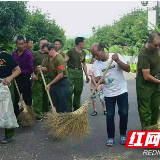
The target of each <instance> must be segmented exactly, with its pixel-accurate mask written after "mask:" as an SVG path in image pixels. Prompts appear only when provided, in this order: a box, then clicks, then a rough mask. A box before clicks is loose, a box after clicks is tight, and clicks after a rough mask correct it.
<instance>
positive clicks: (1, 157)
mask: <svg viewBox="0 0 160 160" xmlns="http://www.w3.org/2000/svg"><path fill="white" fill-rule="evenodd" d="M125 77H126V79H127V82H128V90H129V123H128V130H140V122H139V117H138V111H137V103H136V93H135V79H134V75H133V74H125ZM89 87H90V85H89V84H85V85H84V92H83V95H82V104H83V102H84V101H85V100H86V98H87V97H89V94H90V90H89ZM92 111H93V109H92V106H90V107H89V110H88V117H89V121H90V126H91V127H92V132H91V135H89V136H88V137H86V138H85V140H83V141H77V142H73V141H71V140H70V139H66V140H61V141H58V140H52V139H51V137H50V136H48V135H47V131H46V130H44V128H43V127H44V122H37V123H36V124H35V125H34V126H33V127H19V128H18V129H16V137H15V141H14V142H13V143H11V144H8V145H1V144H0V160H104V159H105V160H125V159H126V160H128V159H130V160H143V159H145V160H150V159H157V160H158V159H160V158H159V156H143V154H142V153H143V149H125V148H124V146H121V145H120V144H119V129H118V123H119V122H118V121H119V117H118V116H117V115H118V114H117V110H116V116H115V124H116V138H115V145H114V147H110V148H109V147H106V146H105V143H106V139H107V134H106V118H105V116H104V115H103V111H102V107H101V104H100V102H98V115H97V116H95V117H92V116H90V114H91V113H92ZM3 131H4V130H3V129H0V135H3Z"/></svg>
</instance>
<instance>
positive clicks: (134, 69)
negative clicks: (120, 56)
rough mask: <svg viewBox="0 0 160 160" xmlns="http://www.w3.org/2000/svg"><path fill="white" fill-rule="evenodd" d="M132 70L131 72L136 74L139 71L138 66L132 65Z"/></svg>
mask: <svg viewBox="0 0 160 160" xmlns="http://www.w3.org/2000/svg"><path fill="white" fill-rule="evenodd" d="M130 70H131V72H132V73H136V71H137V64H135V63H130Z"/></svg>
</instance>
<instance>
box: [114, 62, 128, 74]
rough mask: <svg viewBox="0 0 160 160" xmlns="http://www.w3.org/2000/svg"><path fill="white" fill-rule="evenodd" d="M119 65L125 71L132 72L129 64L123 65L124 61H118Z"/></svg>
mask: <svg viewBox="0 0 160 160" xmlns="http://www.w3.org/2000/svg"><path fill="white" fill-rule="evenodd" d="M117 64H118V65H119V66H120V67H121V68H122V69H123V70H124V71H125V72H130V66H129V65H128V64H125V63H123V62H122V61H120V60H119V61H118V62H117Z"/></svg>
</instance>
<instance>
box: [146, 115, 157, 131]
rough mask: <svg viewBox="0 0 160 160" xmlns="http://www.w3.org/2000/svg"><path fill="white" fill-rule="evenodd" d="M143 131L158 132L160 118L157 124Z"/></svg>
mask: <svg viewBox="0 0 160 160" xmlns="http://www.w3.org/2000/svg"><path fill="white" fill-rule="evenodd" d="M145 130H146V131H160V118H159V119H158V122H157V124H155V125H152V126H149V127H147V128H146V129H145Z"/></svg>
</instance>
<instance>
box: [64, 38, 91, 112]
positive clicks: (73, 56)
mask: <svg viewBox="0 0 160 160" xmlns="http://www.w3.org/2000/svg"><path fill="white" fill-rule="evenodd" d="M84 41H85V39H84V38H83V37H77V38H76V39H75V44H76V46H75V47H74V48H72V49H70V50H68V52H67V53H66V56H65V61H66V62H67V67H68V76H69V80H70V91H69V100H68V107H69V110H70V111H71V112H72V111H73V110H74V111H75V110H77V109H78V108H79V107H80V106H81V104H80V101H81V94H82V91H83V70H84V73H85V75H86V83H88V82H89V77H88V74H87V65H86V61H85V57H86V53H85V51H84V50H83V49H84V46H85V42H84ZM82 68H83V70H82ZM73 94H74V97H73V99H72V96H73Z"/></svg>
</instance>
